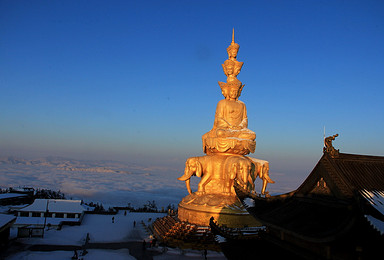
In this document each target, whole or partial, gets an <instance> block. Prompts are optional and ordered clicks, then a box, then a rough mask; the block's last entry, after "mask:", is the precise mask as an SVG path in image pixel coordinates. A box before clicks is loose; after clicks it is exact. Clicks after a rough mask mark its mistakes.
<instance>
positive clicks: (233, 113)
mask: <svg viewBox="0 0 384 260" xmlns="http://www.w3.org/2000/svg"><path fill="white" fill-rule="evenodd" d="M226 85H227V86H223V87H224V89H225V88H226V90H224V91H223V92H224V93H227V96H226V98H225V99H223V100H220V101H219V103H218V104H217V107H216V114H215V123H214V125H213V129H215V135H216V136H217V137H237V138H241V139H249V140H255V138H256V134H255V133H254V132H252V131H251V130H249V129H248V128H247V127H248V117H247V109H246V107H245V104H244V103H243V102H241V101H240V100H238V97H239V96H240V92H241V89H242V87H243V86H242V85H241V82H240V81H238V80H237V81H236V80H235V81H232V82H228V83H227V84H226ZM213 129H212V130H213Z"/></svg>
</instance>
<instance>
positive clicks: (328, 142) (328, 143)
mask: <svg viewBox="0 0 384 260" xmlns="http://www.w3.org/2000/svg"><path fill="white" fill-rule="evenodd" d="M338 136H339V134H335V135H332V136H328V137H326V138H324V148H323V152H324V153H328V154H329V155H330V156H331V157H332V158H336V157H339V149H337V150H336V149H335V148H334V147H333V145H332V141H333V140H335V138H336V137H338Z"/></svg>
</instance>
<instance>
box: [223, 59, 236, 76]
mask: <svg viewBox="0 0 384 260" xmlns="http://www.w3.org/2000/svg"><path fill="white" fill-rule="evenodd" d="M222 66H223V70H224V74H225V75H226V76H227V77H229V76H232V75H234V72H235V62H234V61H232V60H226V61H224V64H222Z"/></svg>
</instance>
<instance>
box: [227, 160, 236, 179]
mask: <svg viewBox="0 0 384 260" xmlns="http://www.w3.org/2000/svg"><path fill="white" fill-rule="evenodd" d="M236 166H237V164H236V163H233V164H232V167H231V169H230V172H229V178H230V179H231V180H233V179H235V178H236V177H237V167H236Z"/></svg>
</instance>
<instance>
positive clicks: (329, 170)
mask: <svg viewBox="0 0 384 260" xmlns="http://www.w3.org/2000/svg"><path fill="white" fill-rule="evenodd" d="M334 137H335V136H334ZM334 137H333V139H334ZM235 189H236V192H237V194H238V197H239V198H240V199H241V201H242V202H243V204H244V205H245V206H246V208H247V210H248V212H249V213H250V214H252V215H253V216H254V217H255V218H256V220H258V221H260V222H261V223H262V224H263V225H265V227H266V231H265V232H261V233H260V238H261V239H263V241H264V242H268V243H269V244H271V245H274V246H275V247H276V246H277V247H278V248H279V250H281V252H284V251H285V252H287V253H288V252H289V254H294V255H296V256H297V259H377V258H375V257H377V256H378V255H381V256H383V253H382V246H383V245H384V157H381V156H368V155H356V154H345V153H340V152H339V151H338V150H335V149H334V148H333V147H332V142H330V145H329V143H328V145H327V147H325V148H324V154H323V156H322V157H321V158H320V160H319V162H318V163H317V164H316V166H315V167H314V169H313V170H312V172H311V173H310V174H309V176H308V177H307V179H306V180H305V181H304V182H303V183H302V184H301V185H300V187H299V188H298V189H297V190H295V191H292V192H290V193H287V194H282V195H278V196H271V197H260V196H256V195H253V194H250V193H248V192H246V191H245V190H242V188H241V187H240V186H239V185H235ZM260 238H259V239H260ZM255 243H257V241H255ZM244 250H246V249H244ZM254 250H256V249H254ZM251 251H252V250H251ZM249 253H250V254H252V252H249ZM282 255H284V254H283V253H282Z"/></svg>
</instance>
